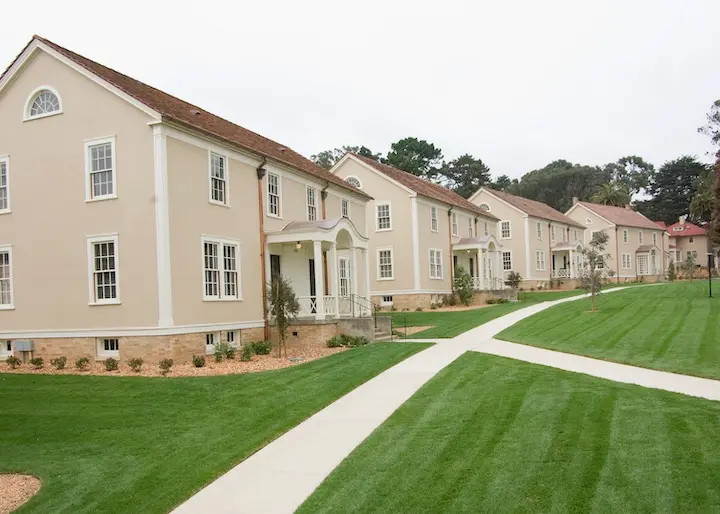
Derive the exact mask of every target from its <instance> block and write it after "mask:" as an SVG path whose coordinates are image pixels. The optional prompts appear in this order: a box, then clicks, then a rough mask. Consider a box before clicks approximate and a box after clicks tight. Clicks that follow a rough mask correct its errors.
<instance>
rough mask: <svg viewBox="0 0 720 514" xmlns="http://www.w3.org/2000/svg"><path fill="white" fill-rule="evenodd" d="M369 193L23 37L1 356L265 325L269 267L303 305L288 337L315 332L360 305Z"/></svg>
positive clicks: (1, 276) (1, 107) (0, 81)
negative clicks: (19, 349)
mask: <svg viewBox="0 0 720 514" xmlns="http://www.w3.org/2000/svg"><path fill="white" fill-rule="evenodd" d="M369 200H370V197H369V196H368V195H367V194H366V193H365V192H363V191H361V190H359V189H357V188H355V187H353V186H352V185H350V184H348V183H347V182H345V181H343V180H341V179H339V178H338V177H336V176H335V175H333V174H331V173H328V172H327V171H326V170H323V169H321V168H319V167H318V166H316V165H315V164H314V163H312V162H311V161H309V160H308V159H306V158H304V157H303V156H301V155H300V154H298V153H296V152H294V151H293V150H292V149H290V148H288V147H286V146H284V145H281V144H279V143H276V142H274V141H272V140H270V139H267V138H265V137H262V136H260V135H258V134H256V133H254V132H251V131H249V130H247V129H244V128H242V127H240V126H238V125H235V124H234V123H231V122H229V121H227V120H224V119H222V118H220V117H218V116H215V115H214V114H211V113H209V112H207V111H204V110H203V109H200V108H199V107H196V106H194V105H192V104H189V103H187V102H184V101H182V100H180V99H178V98H176V97H173V96H171V95H169V94H166V93H164V92H162V91H159V90H157V89H155V88H152V87H150V86H148V85H146V84H143V83H141V82H139V81H137V80H134V79H132V78H130V77H128V76H126V75H123V74H121V73H118V72H116V71H114V70H112V69H110V68H107V67H105V66H102V65H100V64H98V63H96V62H94V61H91V60H89V59H87V58H85V57H83V56H81V55H78V54H76V53H74V52H71V51H69V50H67V49H65V48H63V47H61V46H59V45H56V44H54V43H52V42H50V41H47V40H45V39H43V38H40V37H37V36H36V37H34V38H33V39H32V40H31V41H30V42H29V43H28V45H27V46H26V47H25V48H24V49H23V50H22V52H21V54H20V55H19V56H18V57H17V58H16V59H15V61H14V62H13V63H12V64H11V65H10V66H9V68H8V69H7V70H6V71H5V72H4V74H3V75H2V76H1V77H0V341H2V344H1V345H0V354H2V355H7V354H10V353H12V352H13V351H15V347H16V346H17V342H18V341H22V342H23V344H22V345H21V346H23V347H26V348H27V347H32V352H33V354H34V355H37V356H41V357H45V358H49V357H54V356H59V355H64V356H66V357H67V358H69V359H75V358H78V357H82V356H86V357H95V358H104V357H107V356H113V357H120V358H122V359H123V360H124V359H129V358H132V357H142V358H143V359H146V360H149V361H157V360H158V359H162V358H165V357H169V358H173V359H175V360H176V362H182V361H187V360H188V359H190V357H191V356H192V355H193V354H201V353H205V352H211V351H212V349H213V348H214V345H215V344H216V343H217V342H218V341H221V340H222V341H228V342H230V343H233V344H237V343H239V342H242V341H246V340H254V339H263V338H267V337H268V332H269V328H268V312H267V310H268V309H267V305H266V302H265V301H264V296H265V291H266V287H265V286H266V284H267V281H268V280H269V278H270V277H271V276H273V274H278V273H282V274H283V275H284V276H287V277H289V278H290V279H291V280H292V282H293V285H294V287H295V290H296V293H297V294H298V296H299V297H300V301H301V307H302V311H301V317H302V318H303V319H305V320H307V323H306V324H303V323H302V322H299V323H298V325H297V326H296V327H293V329H292V333H293V337H295V338H297V339H303V338H313V339H317V340H320V341H321V342H324V341H325V339H326V338H327V337H329V336H330V335H333V334H334V333H335V332H337V330H339V329H340V328H339V327H340V326H341V322H342V319H343V318H345V317H352V316H355V317H357V316H368V315H369V313H370V304H369V300H368V296H369V281H368V278H369V275H368V273H367V269H368V266H369V259H368V240H367V237H366V236H365V227H366V223H365V210H366V205H367V203H368V201H369ZM47 252H49V253H47ZM367 319H368V321H369V318H367ZM369 326H370V327H371V324H370V325H369Z"/></svg>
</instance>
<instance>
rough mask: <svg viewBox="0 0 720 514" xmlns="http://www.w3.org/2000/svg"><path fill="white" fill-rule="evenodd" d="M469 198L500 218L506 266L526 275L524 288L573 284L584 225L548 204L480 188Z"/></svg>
mask: <svg viewBox="0 0 720 514" xmlns="http://www.w3.org/2000/svg"><path fill="white" fill-rule="evenodd" d="M469 200H470V201H471V202H472V203H473V204H475V205H477V206H478V207H480V208H481V209H483V210H485V211H487V212H490V213H492V214H494V215H495V216H497V217H498V218H499V222H498V224H497V237H498V239H499V241H500V244H501V245H502V250H501V251H502V262H503V264H504V266H503V269H504V271H505V272H506V273H507V272H508V271H511V270H512V271H515V272H517V273H519V274H520V275H521V276H522V277H523V287H537V286H542V287H547V286H549V285H550V282H551V280H553V281H556V283H557V285H558V286H561V287H574V286H575V285H576V279H577V275H578V273H579V266H580V262H581V252H582V249H583V244H584V232H585V227H584V226H583V225H581V224H579V223H578V222H576V221H575V220H573V219H571V218H569V217H567V216H565V215H564V214H563V213H561V212H559V211H557V210H555V209H553V208H552V207H550V206H549V205H547V204H544V203H541V202H537V201H534V200H529V199H527V198H523V197H520V196H516V195H512V194H510V193H506V192H504V191H496V190H494V189H490V188H487V187H482V188H480V189H479V190H478V191H477V192H475V194H473V195H472V196H471V197H470V198H469Z"/></svg>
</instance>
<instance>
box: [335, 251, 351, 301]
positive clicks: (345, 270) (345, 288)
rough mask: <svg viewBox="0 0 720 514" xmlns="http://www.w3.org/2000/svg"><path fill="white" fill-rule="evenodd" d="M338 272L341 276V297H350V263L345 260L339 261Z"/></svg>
mask: <svg viewBox="0 0 720 514" xmlns="http://www.w3.org/2000/svg"><path fill="white" fill-rule="evenodd" d="M338 272H339V274H340V296H342V297H348V296H350V291H351V284H350V263H349V261H348V260H347V259H345V258H342V257H341V258H340V259H339V260H338Z"/></svg>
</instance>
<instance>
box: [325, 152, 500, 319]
mask: <svg viewBox="0 0 720 514" xmlns="http://www.w3.org/2000/svg"><path fill="white" fill-rule="evenodd" d="M330 171H331V172H332V173H334V174H335V175H336V176H338V177H340V178H341V179H343V180H344V181H346V182H348V183H350V184H352V185H353V186H355V187H357V188H359V189H361V190H362V191H364V192H366V193H368V194H369V195H370V196H372V197H373V200H372V201H371V202H370V207H369V210H370V215H369V216H368V218H367V219H368V234H369V238H370V275H371V277H370V281H371V285H370V294H371V296H372V301H373V303H375V304H376V305H380V306H383V307H390V306H394V307H395V308H396V309H410V310H414V309H416V308H418V307H420V308H427V307H430V305H432V304H435V303H439V302H440V301H441V300H442V298H443V297H444V296H445V295H449V294H451V292H452V277H453V273H454V270H455V268H456V267H458V266H463V267H464V268H465V269H466V270H468V272H469V274H470V275H471V277H472V279H473V284H474V288H475V289H476V290H477V291H478V292H481V291H492V290H499V289H502V288H503V287H504V286H503V282H502V271H501V269H502V261H501V254H500V246H501V245H500V243H499V241H498V240H497V238H496V236H495V234H496V232H497V221H498V220H497V218H496V217H495V216H494V215H492V214H491V213H488V212H486V211H483V210H482V209H480V208H479V207H477V206H475V205H473V204H472V203H470V202H468V201H467V200H465V199H464V198H462V197H461V196H459V195H458V194H456V193H454V192H452V191H450V190H449V189H447V188H445V187H442V186H440V185H437V184H433V183H431V182H429V181H427V180H424V179H421V178H419V177H416V176H414V175H412V174H410V173H407V172H405V171H402V170H398V169H396V168H393V167H391V166H388V165H386V164H382V163H379V162H377V161H375V160H373V159H370V158H366V157H362V156H359V155H356V154H352V153H348V154H346V155H345V156H343V158H342V159H340V161H338V163H337V164H336V165H335V166H334V167H333V168H332V170H330ZM485 297H487V295H485ZM476 300H477V301H481V296H480V295H478V296H477V299H476Z"/></svg>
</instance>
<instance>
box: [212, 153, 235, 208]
mask: <svg viewBox="0 0 720 514" xmlns="http://www.w3.org/2000/svg"><path fill="white" fill-rule="evenodd" d="M213 155H217V156H218V157H222V160H223V171H224V172H225V179H224V180H225V201H224V202H219V201H217V200H213V197H212V179H213V177H212V156H213ZM208 203H211V204H213V205H219V206H220V207H230V159H229V158H228V156H227V155H225V154H224V153H220V152H216V151H215V150H209V151H208Z"/></svg>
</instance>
